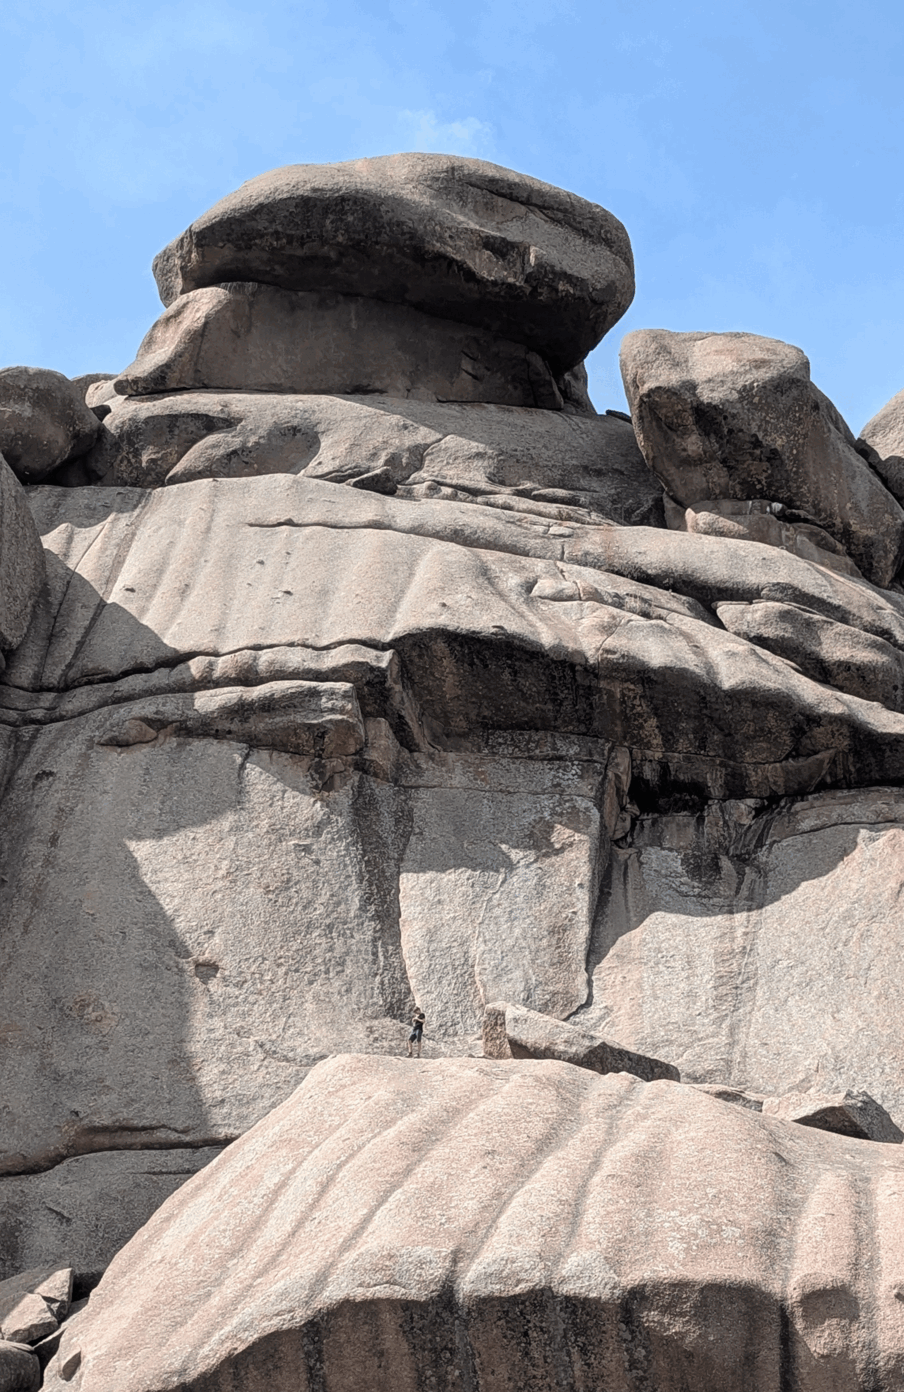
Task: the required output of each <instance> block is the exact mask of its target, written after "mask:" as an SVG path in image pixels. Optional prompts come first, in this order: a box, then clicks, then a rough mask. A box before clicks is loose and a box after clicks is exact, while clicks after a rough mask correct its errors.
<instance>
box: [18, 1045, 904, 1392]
mask: <svg viewBox="0 0 904 1392" xmlns="http://www.w3.org/2000/svg"><path fill="white" fill-rule="evenodd" d="M902 1192H904V1161H902V1159H901V1152H900V1150H899V1149H898V1148H897V1147H890V1146H875V1145H871V1144H869V1143H867V1142H862V1141H855V1140H848V1139H846V1138H843V1137H839V1136H832V1135H826V1134H824V1133H820V1132H817V1131H814V1130H811V1129H809V1128H805V1127H800V1126H796V1125H794V1124H792V1123H789V1122H782V1121H776V1120H772V1119H767V1118H765V1117H762V1116H759V1115H757V1114H755V1113H753V1112H749V1111H745V1110H743V1109H742V1108H739V1107H734V1106H729V1105H726V1104H725V1103H723V1102H719V1101H716V1100H714V1099H712V1098H710V1097H706V1096H704V1095H703V1094H701V1093H700V1092H698V1091H696V1090H695V1089H693V1088H685V1087H682V1086H681V1085H680V1084H677V1083H669V1082H657V1083H642V1082H640V1081H639V1080H637V1079H635V1078H631V1077H629V1076H628V1075H626V1074H610V1075H608V1076H606V1077H599V1076H596V1075H594V1074H592V1073H590V1072H588V1071H587V1070H586V1069H583V1068H573V1067H571V1066H570V1065H569V1064H563V1063H556V1062H533V1061H518V1060H512V1061H508V1062H494V1061H490V1060H486V1061H485V1060H476V1059H475V1060H460V1059H459V1060H445V1061H442V1060H438V1061H431V1062H428V1061H421V1062H409V1061H408V1060H401V1059H363V1058H360V1057H347V1058H336V1059H333V1060H332V1061H330V1062H329V1063H325V1064H322V1065H321V1066H320V1067H319V1068H318V1069H317V1070H316V1071H315V1072H314V1073H312V1075H311V1076H310V1078H309V1079H308V1081H307V1082H306V1083H305V1084H304V1086H303V1087H302V1088H301V1089H300V1090H299V1091H298V1092H297V1093H296V1094H295V1095H294V1096H293V1097H292V1098H290V1099H289V1100H288V1101H287V1102H285V1103H284V1104H283V1105H282V1107H280V1108H278V1109H277V1110H276V1111H275V1112H273V1113H272V1114H271V1116H269V1117H268V1118H267V1119H266V1120H265V1121H264V1122H262V1123H261V1124H260V1125H259V1126H258V1127H256V1128H255V1129H254V1130H253V1131H251V1132H250V1133H249V1134H248V1135H247V1136H245V1137H244V1138H243V1139H242V1140H241V1141H239V1142H237V1143H236V1144H235V1145H233V1146H231V1147H230V1148H229V1149H228V1150H227V1151H226V1152H224V1154H223V1155H222V1156H221V1157H220V1158H219V1159H218V1160H216V1161H214V1163H213V1164H212V1165H210V1166H209V1167H208V1168H207V1169H206V1170H205V1171H203V1172H202V1173H201V1174H200V1175H198V1176H197V1177H196V1178H195V1179H193V1180H190V1181H189V1183H188V1184H187V1185H185V1187H184V1188H183V1189H182V1190H180V1191H179V1192H178V1193H177V1194H176V1195H174V1197H173V1198H171V1199H170V1200H168V1202H167V1203H166V1204H165V1205H164V1207H163V1208H162V1209H161V1210H159V1211H158V1213H157V1214H156V1215H155V1216H154V1218H152V1219H151V1221H150V1222H149V1223H148V1224H147V1226H146V1227H145V1228H144V1229H143V1230H142V1231H141V1233H139V1234H138V1235H137V1236H136V1237H135V1238H134V1239H133V1241H132V1242H131V1243H130V1244H129V1245H128V1246H127V1247H126V1248H125V1250H124V1251H123V1252H121V1253H120V1255H119V1256H118V1257H117V1258H116V1259H115V1261H114V1262H113V1264H112V1266H111V1267H110V1269H109V1270H108V1272H107V1274H106V1276H105V1277H104V1280H103V1281H102V1283H101V1285H100V1286H99V1287H98V1289H97V1290H96V1291H95V1293H94V1295H93V1296H92V1299H91V1302H90V1304H89V1306H88V1308H87V1309H86V1310H85V1311H84V1312H83V1313H82V1314H81V1315H80V1316H79V1317H78V1320H77V1322H76V1323H75V1324H74V1325H73V1326H72V1328H71V1329H70V1330H64V1333H63V1336H62V1339H61V1342H60V1348H59V1352H58V1354H57V1356H56V1357H55V1358H54V1360H53V1361H52V1362H51V1364H50V1366H49V1368H48V1373H47V1380H46V1383H45V1386H46V1387H47V1388H48V1389H50V1392H63V1389H64V1388H73V1389H76V1392H95V1389H105V1388H107V1387H109V1386H111V1385H115V1386H116V1387H117V1388H118V1389H120V1392H151V1389H153V1392H166V1389H174V1392H175V1389H177V1388H178V1389H180V1392H182V1389H186V1390H187V1389H194V1388H204V1389H205V1390H206V1392H215V1390H216V1389H220V1388H233V1387H235V1386H237V1385H241V1386H245V1387H257V1386H263V1385H266V1386H267V1387H268V1388H269V1389H271V1392H282V1389H285V1392H294V1389H296V1388H299V1387H301V1388H306V1389H307V1388H314V1387H317V1386H321V1387H327V1388H333V1387H366V1388H369V1389H374V1392H377V1390H378V1389H383V1388H387V1389H388V1388H390V1387H400V1386H401V1387H405V1388H410V1389H412V1392H414V1389H420V1388H424V1387H432V1388H437V1389H449V1392H451V1390H452V1389H454V1388H459V1387H460V1386H461V1385H462V1382H463V1381H464V1380H465V1378H467V1383H468V1385H469V1386H471V1387H473V1388H474V1389H475V1392H509V1389H513V1388H519V1389H526V1388H532V1389H533V1388H536V1389H548V1388H552V1387H564V1388H588V1389H589V1388H606V1389H619V1392H641V1389H656V1392H738V1389H739V1388H742V1387H743V1388H745V1389H748V1392H774V1389H776V1388H778V1387H783V1388H787V1389H788V1392H824V1389H826V1388H829V1387H830V1388H832V1392H893V1389H897V1388H898V1387H899V1386H900V1384H901V1379H902V1377H904V1311H902V1305H901V1301H900V1299H899V1297H898V1293H899V1290H900V1283H901V1281H902V1276H904V1269H902V1262H904V1247H902V1241H901V1226H900V1203H901V1195H902Z"/></svg>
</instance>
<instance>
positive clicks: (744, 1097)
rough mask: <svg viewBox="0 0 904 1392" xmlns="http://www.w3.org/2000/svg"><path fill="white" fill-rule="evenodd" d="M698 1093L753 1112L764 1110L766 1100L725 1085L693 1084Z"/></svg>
mask: <svg viewBox="0 0 904 1392" xmlns="http://www.w3.org/2000/svg"><path fill="white" fill-rule="evenodd" d="M691 1087H694V1088H696V1089H697V1091H698V1092H705V1093H706V1095H707V1096H708V1097H714V1098H715V1099H716V1101H717V1102H730V1103H731V1104H732V1106H735V1107H746V1108H747V1110H748V1111H751V1112H761V1111H762V1110H763V1102H764V1100H765V1099H764V1098H762V1097H754V1096H752V1095H751V1094H750V1093H749V1092H739V1091H738V1089H737V1088H730V1087H726V1086H725V1084H724V1083H691Z"/></svg>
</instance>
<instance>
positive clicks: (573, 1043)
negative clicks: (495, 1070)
mask: <svg viewBox="0 0 904 1392" xmlns="http://www.w3.org/2000/svg"><path fill="white" fill-rule="evenodd" d="M499 1013H501V1015H502V1020H501V1021H497V1020H496V1019H494V1018H493V1017H494V1015H496V1014H499ZM483 1052H484V1057H486V1058H517V1059H525V1058H529V1059H558V1060H559V1062H560V1063H571V1064H574V1065H575V1066H576V1067H578V1068H589V1069H591V1070H592V1071H593V1072H594V1073H631V1074H632V1075H633V1076H634V1077H635V1078H642V1079H643V1081H644V1082H646V1083H651V1082H655V1081H656V1080H657V1079H668V1080H669V1081H671V1082H675V1083H677V1082H680V1081H681V1076H680V1074H679V1072H678V1069H677V1068H673V1067H672V1065H671V1064H669V1063H663V1062H662V1060H661V1059H653V1058H645V1057H644V1056H643V1055H642V1054H634V1053H632V1052H631V1051H630V1050H629V1049H620V1048H619V1047H618V1045H617V1044H612V1043H610V1042H609V1041H608V1040H606V1039H600V1037H599V1036H598V1035H595V1034H592V1033H591V1032H590V1031H589V1030H585V1029H580V1028H578V1027H577V1026H575V1025H569V1024H568V1023H567V1021H564V1020H556V1019H554V1018H552V1017H551V1016H549V1015H541V1014H540V1012H539V1011H537V1010H527V1009H525V1007H524V1006H523V1005H505V1004H502V1005H500V1004H494V1005H490V1006H488V1007H487V1010H486V1012H485V1014H484V1026H483Z"/></svg>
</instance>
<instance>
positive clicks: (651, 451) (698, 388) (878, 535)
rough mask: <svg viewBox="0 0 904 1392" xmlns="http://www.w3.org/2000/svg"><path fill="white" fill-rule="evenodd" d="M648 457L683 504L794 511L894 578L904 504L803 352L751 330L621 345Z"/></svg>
mask: <svg viewBox="0 0 904 1392" xmlns="http://www.w3.org/2000/svg"><path fill="white" fill-rule="evenodd" d="M621 365H622V377H623V379H624V383H625V392H626V394H627V397H628V402H629V404H630V407H631V414H632V418H633V421H634V429H635V431H636V432H637V439H638V442H639V444H640V447H641V449H642V451H643V454H644V458H645V459H646V461H647V463H648V464H649V465H650V467H651V468H652V469H653V470H654V472H655V473H657V474H658V476H659V477H660V478H661V479H662V481H663V483H664V484H665V486H666V488H667V490H668V492H669V493H670V494H671V495H672V497H673V498H675V499H676V500H677V501H678V502H679V503H682V504H683V505H684V506H685V507H692V506H693V505H694V504H695V503H697V502H699V501H701V500H703V499H749V500H757V499H764V500H772V501H775V502H779V503H784V504H786V505H788V506H790V507H792V508H800V509H803V510H804V511H806V512H808V513H809V514H811V516H812V518H813V519H814V520H815V521H816V522H817V523H818V524H819V525H820V526H821V527H823V528H825V529H826V531H828V532H829V533H830V534H831V535H832V536H833V537H834V538H835V539H836V541H838V542H840V543H841V545H842V546H843V547H844V549H845V551H846V552H847V553H848V555H849V556H850V557H851V558H852V559H853V560H854V561H855V562H856V564H857V565H858V566H859V568H860V570H861V571H862V572H863V574H864V575H865V576H866V577H867V578H868V579H869V580H872V581H874V582H875V583H876V584H878V585H887V584H890V582H891V581H892V579H893V578H894V576H895V574H896V572H897V570H898V567H899V566H900V564H901V559H902V556H904V511H902V509H901V507H900V505H899V504H898V502H897V501H896V500H895V498H894V497H892V495H891V494H890V493H889V491H888V489H887V488H886V487H885V486H884V484H883V483H882V482H881V480H880V479H879V478H878V476H877V475H876V474H875V473H874V472H873V470H872V469H871V468H870V466H869V465H868V464H867V462H866V461H865V460H864V459H863V458H861V456H860V455H859V454H858V453H857V451H856V449H855V448H854V440H853V436H852V435H851V432H850V430H849V429H848V428H847V426H846V425H845V424H844V422H843V421H842V419H841V417H840V416H839V415H838V412H837V411H836V410H835V408H834V407H833V406H832V404H831V402H830V401H828V399H827V398H826V397H825V396H823V394H822V392H820V391H818V390H817V388H816V387H814V386H813V384H812V383H811V381H810V365H809V362H808V361H807V358H806V357H805V355H804V354H803V353H802V352H801V351H800V349H799V348H794V347H792V346H791V345H790V344H787V343H781V342H779V341H778V340H777V339H772V338H759V337H757V336H756V335H754V334H738V333H723V334H708V333H669V332H667V331H666V330H664V329H642V330H638V331H637V332H635V333H631V334H628V335H627V336H626V338H625V339H624V341H623V343H622V348H621Z"/></svg>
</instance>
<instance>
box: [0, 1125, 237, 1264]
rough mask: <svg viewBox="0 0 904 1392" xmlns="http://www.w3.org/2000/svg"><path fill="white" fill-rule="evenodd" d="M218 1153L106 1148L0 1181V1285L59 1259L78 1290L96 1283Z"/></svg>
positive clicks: (207, 1149) (217, 1150) (211, 1150)
mask: <svg viewBox="0 0 904 1392" xmlns="http://www.w3.org/2000/svg"><path fill="white" fill-rule="evenodd" d="M219 1153H220V1152H219V1149H217V1148H212V1147H203V1148H201V1149H198V1150H186V1149H184V1148H183V1149H179V1150H144V1151H141V1150H136V1151H115V1150H113V1151H106V1152H103V1153H101V1154H96V1155H79V1156H75V1157H74V1158H73V1159H71V1160H64V1161H63V1162H62V1163H61V1164H59V1165H56V1166H55V1167H54V1168H53V1169H52V1170H48V1171H46V1172H45V1173H44V1174H31V1175H9V1176H6V1177H4V1178H2V1179H0V1281H2V1280H5V1279H7V1278H9V1277H10V1276H15V1275H16V1273H17V1272H19V1271H23V1270H27V1269H29V1268H34V1267H45V1268H46V1267H48V1266H50V1265H52V1264H54V1263H59V1262H60V1261H61V1260H65V1261H66V1263H67V1264H68V1265H70V1266H71V1267H72V1270H73V1273H74V1280H75V1287H76V1290H77V1291H78V1290H80V1289H85V1288H90V1287H91V1286H93V1285H96V1284H97V1281H98V1280H99V1279H100V1276H101V1274H102V1273H103V1271H104V1270H105V1268H106V1267H107V1266H109V1264H110V1262H111V1261H112V1260H113V1257H114V1256H115V1255H116V1253H117V1252H118V1251H119V1249H120V1247H124V1246H125V1244H126V1243H127V1242H128V1241H129V1239H130V1238H131V1237H134V1235H135V1233H136V1232H137V1231H138V1229H139V1228H140V1227H142V1226H143V1225H144V1224H145V1223H146V1222H147V1220H148V1219H149V1218H150V1216H151V1214H152V1213H154V1212H155V1211H156V1210H157V1209H158V1208H159V1207H160V1205H161V1204H162V1203H163V1201H164V1199H168V1198H169V1196H170V1194H172V1193H174V1192H175V1191H176V1189H178V1188H179V1186H180V1185H181V1184H184V1183H185V1181H186V1179H189V1178H190V1177H191V1176H192V1175H193V1174H197V1172H198V1170H200V1169H203V1167H204V1166H205V1165H207V1164H209V1163H210V1161H211V1160H213V1159H215V1158H216V1156H217V1155H219Z"/></svg>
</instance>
